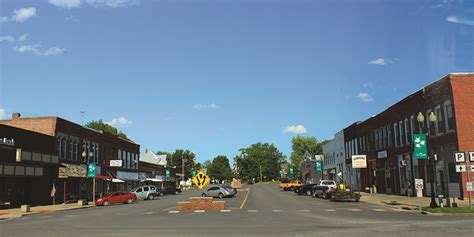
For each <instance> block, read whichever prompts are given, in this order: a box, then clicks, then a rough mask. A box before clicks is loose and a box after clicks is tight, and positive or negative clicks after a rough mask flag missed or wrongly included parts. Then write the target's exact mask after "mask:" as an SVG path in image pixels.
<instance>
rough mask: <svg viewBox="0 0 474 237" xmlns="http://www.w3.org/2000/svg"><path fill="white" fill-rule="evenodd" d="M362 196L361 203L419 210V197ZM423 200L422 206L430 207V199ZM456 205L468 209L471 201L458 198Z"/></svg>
mask: <svg viewBox="0 0 474 237" xmlns="http://www.w3.org/2000/svg"><path fill="white" fill-rule="evenodd" d="M360 194H361V195H362V197H361V199H360V201H361V202H366V203H372V204H379V205H385V206H390V207H392V208H401V209H407V210H408V209H411V210H414V209H418V206H419V204H418V198H417V197H407V196H400V195H389V194H374V193H360ZM420 199H421V206H422V207H428V206H429V205H430V202H431V198H430V197H422V198H420ZM443 202H444V206H445V207H446V199H443ZM436 203H438V205H439V202H438V198H436ZM452 203H453V199H452V198H451V204H452ZM456 203H457V204H458V207H468V206H469V201H468V200H459V199H457V198H456Z"/></svg>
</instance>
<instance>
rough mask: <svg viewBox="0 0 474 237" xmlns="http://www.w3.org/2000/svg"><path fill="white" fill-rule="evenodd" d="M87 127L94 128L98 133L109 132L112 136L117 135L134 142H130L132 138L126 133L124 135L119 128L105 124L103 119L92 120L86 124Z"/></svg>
mask: <svg viewBox="0 0 474 237" xmlns="http://www.w3.org/2000/svg"><path fill="white" fill-rule="evenodd" d="M86 127H88V128H92V129H94V130H97V131H104V132H108V133H110V134H112V135H115V136H117V137H120V138H122V139H125V140H127V141H132V140H130V138H128V137H127V135H125V133H123V132H122V131H120V130H118V129H117V128H115V127H114V126H112V125H110V124H107V123H104V122H103V121H102V119H100V120H99V121H95V120H92V121H90V122H88V123H87V124H86Z"/></svg>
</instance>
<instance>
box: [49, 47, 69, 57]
mask: <svg viewBox="0 0 474 237" xmlns="http://www.w3.org/2000/svg"><path fill="white" fill-rule="evenodd" d="M65 51H66V49H64V48H58V47H52V48H49V49H47V50H46V51H44V56H56V55H60V54H63V53H64V52H65Z"/></svg>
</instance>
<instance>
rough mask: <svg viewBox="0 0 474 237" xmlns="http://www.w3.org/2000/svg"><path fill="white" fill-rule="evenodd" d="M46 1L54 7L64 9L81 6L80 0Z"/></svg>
mask: <svg viewBox="0 0 474 237" xmlns="http://www.w3.org/2000/svg"><path fill="white" fill-rule="evenodd" d="M48 2H49V3H50V4H52V5H54V6H56V7H62V8H66V9H73V8H78V7H81V4H82V2H81V0H48Z"/></svg>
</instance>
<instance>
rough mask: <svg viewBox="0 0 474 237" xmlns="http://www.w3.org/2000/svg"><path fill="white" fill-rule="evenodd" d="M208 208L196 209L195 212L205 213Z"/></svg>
mask: <svg viewBox="0 0 474 237" xmlns="http://www.w3.org/2000/svg"><path fill="white" fill-rule="evenodd" d="M204 212H206V210H195V211H194V213H204Z"/></svg>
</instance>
